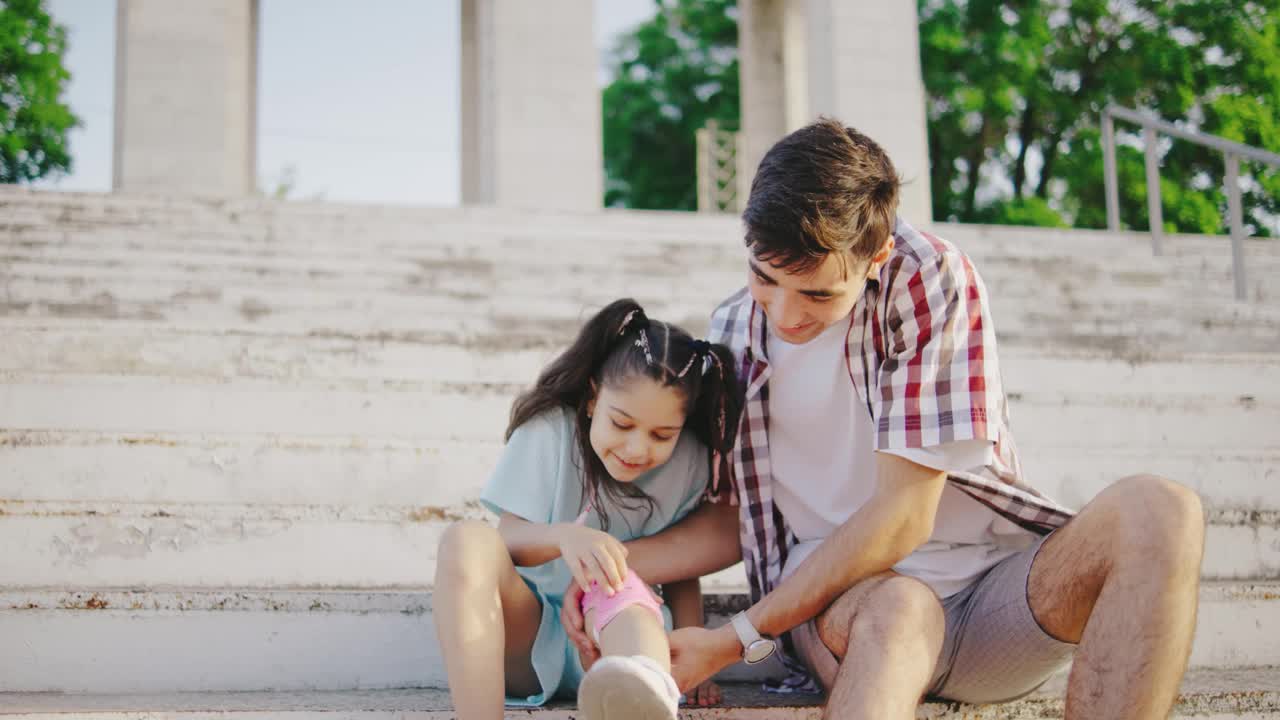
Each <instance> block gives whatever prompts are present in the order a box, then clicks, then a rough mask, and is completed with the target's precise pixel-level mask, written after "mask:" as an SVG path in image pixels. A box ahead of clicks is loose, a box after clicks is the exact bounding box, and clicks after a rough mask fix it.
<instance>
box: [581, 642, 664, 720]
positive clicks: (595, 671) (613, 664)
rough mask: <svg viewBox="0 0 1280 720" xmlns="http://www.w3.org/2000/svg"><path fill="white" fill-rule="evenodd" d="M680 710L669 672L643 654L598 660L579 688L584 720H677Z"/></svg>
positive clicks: (615, 656)
mask: <svg viewBox="0 0 1280 720" xmlns="http://www.w3.org/2000/svg"><path fill="white" fill-rule="evenodd" d="M679 707H680V689H679V688H678V687H676V681H675V679H674V678H672V677H671V673H669V672H667V671H666V670H663V669H662V666H661V665H659V664H658V663H656V662H654V660H653V659H652V658H647V657H644V656H643V655H631V656H626V655H610V656H608V657H603V658H600V659H599V660H597V661H596V664H595V665H592V666H591V669H590V670H589V671H587V675H586V677H584V678H582V684H581V685H579V686H578V711H579V712H581V713H582V717H583V718H585V720H676V712H677V711H678V709H679Z"/></svg>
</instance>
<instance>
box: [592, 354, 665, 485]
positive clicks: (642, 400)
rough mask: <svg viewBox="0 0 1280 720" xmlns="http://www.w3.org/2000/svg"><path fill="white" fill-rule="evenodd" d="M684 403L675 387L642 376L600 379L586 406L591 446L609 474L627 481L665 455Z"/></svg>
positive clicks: (651, 466) (633, 478)
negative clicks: (614, 382) (612, 380)
mask: <svg viewBox="0 0 1280 720" xmlns="http://www.w3.org/2000/svg"><path fill="white" fill-rule="evenodd" d="M684 406H685V400H684V397H683V396H682V395H681V394H680V393H679V392H678V391H677V390H675V389H674V388H670V387H663V386H662V385H659V384H658V382H657V381H655V380H652V379H650V378H647V377H643V376H641V377H635V378H632V379H630V380H628V381H627V382H624V383H620V384H617V385H611V384H608V383H605V384H603V385H602V386H601V387H600V388H599V390H598V391H597V392H596V395H595V397H593V398H592V399H591V402H590V403H589V404H588V406H587V409H588V412H590V414H591V448H592V449H593V450H595V452H596V455H597V456H599V457H600V461H601V462H603V463H604V467H605V469H606V470H608V471H609V475H610V476H612V477H613V479H614V480H617V481H618V482H624V483H625V482H631V481H633V480H635V479H636V478H638V477H640V475H642V474H644V473H645V472H646V471H648V470H652V469H653V468H655V467H658V466H659V465H661V464H663V463H665V462H666V461H667V460H668V459H670V458H671V453H672V451H673V450H675V449H676V441H677V440H679V439H680V430H681V429H682V428H683V427H684V420H685V407H684Z"/></svg>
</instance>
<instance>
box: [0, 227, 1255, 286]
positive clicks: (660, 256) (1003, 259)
mask: <svg viewBox="0 0 1280 720" xmlns="http://www.w3.org/2000/svg"><path fill="white" fill-rule="evenodd" d="M569 225H572V223H569ZM601 225H602V226H603V227H604V228H605V230H604V231H603V232H605V233H606V234H607V233H608V230H607V228H608V227H609V223H608V222H607V221H602V223H601ZM957 231H958V232H959V234H960V236H962V237H964V236H965V235H966V233H965V232H964V231H963V230H962V229H959V228H957ZM234 232H235V233H239V232H243V231H242V230H240V229H236V230H235V231H234ZM448 232H452V233H454V234H453V235H452V236H450V235H449V234H448V233H447V232H446V233H445V234H441V232H440V231H439V230H437V229H428V230H423V229H421V228H419V229H417V230H416V231H415V233H416V234H412V235H410V236H408V237H405V238H404V239H400V240H397V239H394V238H388V237H386V236H385V234H383V233H381V232H379V231H378V230H377V229H376V228H369V229H363V230H360V231H359V233H360V234H362V235H363V237H360V238H356V239H354V240H353V239H352V238H350V237H345V236H343V235H336V234H335V233H334V232H333V231H332V230H329V231H328V232H326V231H325V230H324V229H320V230H317V231H314V232H311V233H309V234H308V235H306V236H304V237H303V238H302V239H300V240H298V241H295V242H289V241H285V240H283V239H280V238H277V237H272V238H271V239H270V240H266V239H263V240H251V239H244V238H243V237H242V236H241V235H238V234H230V235H227V236H225V237H224V236H219V235H211V234H210V232H209V230H208V229H204V230H202V231H200V233H199V234H196V235H192V236H184V235H175V234H173V232H172V231H164V230H158V229H153V230H145V231H142V230H138V229H136V228H112V227H107V228H92V229H84V230H72V231H68V230H66V229H59V228H58V227H57V226H50V227H49V228H32V229H22V230H17V229H11V230H9V231H7V232H4V231H0V258H2V262H4V263H6V264H8V265H9V266H10V268H11V269H10V272H11V273H12V274H14V275H47V274H48V273H49V272H50V271H49V270H48V268H47V266H48V265H49V264H53V263H56V264H57V266H58V267H59V268H61V271H62V272H65V273H78V274H80V275H88V276H90V277H92V276H93V275H95V274H101V273H103V272H104V271H111V270H115V271H116V272H121V273H122V272H126V271H129V272H134V273H139V274H144V275H150V274H153V273H154V272H155V271H156V270H157V269H163V270H164V271H165V272H167V273H170V274H172V275H175V276H177V277H180V278H188V279H189V278H191V277H192V276H193V274H196V273H203V274H206V275H209V274H214V273H220V274H222V275H224V276H230V277H231V278H232V279H234V278H235V277H236V276H248V277H250V278H251V279H257V280H267V281H279V280H281V279H287V278H294V279H298V280H306V281H311V282H317V281H325V280H327V279H331V278H334V277H336V276H342V275H355V276H357V277H360V278H376V277H378V276H379V275H380V274H383V273H385V274H386V275H387V276H388V277H385V278H382V279H383V281H384V282H394V283H397V284H398V283H402V282H409V283H411V284H415V285H418V286H426V287H430V286H431V282H432V279H433V273H437V272H449V271H455V272H457V271H461V272H463V273H476V272H479V273H485V274H488V273H493V272H495V271H496V272H502V271H507V272H509V273H518V272H519V271H521V270H527V269H529V268H550V269H552V270H553V271H565V270H571V269H574V268H582V269H588V268H590V269H593V270H595V271H599V272H615V273H616V272H618V271H619V270H623V269H625V270H626V271H628V272H633V273H641V274H646V273H647V274H654V275H659V276H679V274H680V273H682V272H685V271H693V272H695V273H702V272H706V271H708V270H718V271H721V272H729V273H732V274H733V275H734V277H736V278H738V281H739V282H740V281H741V277H742V272H743V271H742V258H743V254H744V250H743V249H742V247H741V244H740V243H738V242H736V241H734V240H733V239H726V241H725V242H724V243H723V244H721V245H720V246H711V245H707V244H705V243H695V242H692V241H690V240H687V239H679V240H672V239H668V238H666V237H663V236H659V237H656V238H648V240H649V242H643V243H640V242H634V235H632V236H631V239H632V240H633V241H632V242H629V243H626V244H618V245H617V246H616V247H615V246H614V245H615V243H613V242H611V241H610V240H608V239H607V238H605V239H602V238H601V237H594V236H587V237H575V236H574V235H573V234H572V233H565V232H562V231H560V230H559V229H545V230H539V229H536V228H524V229H522V230H519V231H516V232H522V233H523V234H522V235H513V234H512V231H496V232H495V231H492V230H491V229H489V228H487V227H486V226H484V225H477V226H475V227H471V228H457V229H452V228H451V229H449V231H448ZM566 235H567V236H566ZM325 237H330V238H331V240H330V241H328V242H322V241H321V240H319V239H318V238H325ZM463 238H465V242H460V239H463ZM957 242H959V243H960V247H962V248H964V249H965V250H966V252H968V253H969V254H970V256H971V257H972V258H973V259H974V261H975V264H976V265H977V267H978V269H979V272H980V273H981V274H982V276H983V277H984V278H985V279H986V280H987V282H988V285H989V286H991V287H993V288H997V289H1000V290H1001V291H1002V292H1021V288H1022V287H1024V286H1028V285H1030V286H1034V285H1035V284H1037V283H1046V282H1047V283H1048V285H1049V287H1050V288H1058V287H1067V288H1068V289H1070V290H1072V291H1074V293H1075V295H1078V296H1087V295H1088V294H1089V293H1090V292H1096V290H1095V289H1096V288H1101V289H1104V290H1105V291H1106V292H1115V291H1118V290H1125V289H1128V290H1129V292H1131V293H1132V294H1134V295H1135V296H1145V297H1152V296H1164V295H1169V293H1171V292H1173V291H1177V292H1184V293H1187V292H1194V293H1195V295H1196V297H1197V298H1199V299H1201V300H1204V299H1205V298H1206V297H1214V298H1215V299H1222V300H1227V299H1228V298H1230V297H1231V292H1232V284H1233V281H1232V269H1231V266H1230V263H1229V258H1224V257H1222V256H1221V250H1222V246H1219V247H1217V248H1216V250H1217V251H1218V252H1217V253H1216V254H1210V255H1207V256H1206V255H1205V254H1204V253H1203V252H1200V251H1199V250H1197V251H1196V252H1195V253H1194V254H1193V253H1190V252H1188V253H1187V254H1185V255H1174V256H1162V257H1160V258H1152V257H1150V255H1149V253H1143V252H1139V253H1136V254H1119V255H1117V254H1116V253H1113V252H1111V253H1097V254H1093V253H1090V252H1089V250H1088V249H1086V248H1081V247H1079V246H1078V245H1074V244H1067V243H1063V242H1058V243H1052V242H1050V243H1049V244H1048V245H1047V246H1042V240H1041V239H1040V238H1037V237H1032V238H1026V237H1023V238H1021V242H1018V243H1015V242H1012V241H1009V242H995V241H991V240H989V239H985V238H983V237H981V236H979V237H977V238H973V239H970V240H966V241H964V242H961V241H957ZM548 247H554V248H555V249H556V251H557V252H555V253H548V252H546V251H545V248H548ZM1249 267H1250V270H1251V275H1250V277H1251V280H1250V287H1251V288H1252V290H1251V292H1250V297H1251V298H1253V299H1255V300H1258V299H1265V298H1254V296H1255V295H1265V289H1266V278H1268V277H1272V276H1274V271H1277V270H1280V253H1258V254H1257V257H1256V258H1253V259H1252V262H1251V263H1250V266H1249ZM1254 276H1256V277H1254ZM1170 296H1171V297H1176V296H1174V295H1170ZM1219 296H1221V298H1219ZM1268 297H1269V296H1268Z"/></svg>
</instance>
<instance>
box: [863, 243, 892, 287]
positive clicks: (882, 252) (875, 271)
mask: <svg viewBox="0 0 1280 720" xmlns="http://www.w3.org/2000/svg"><path fill="white" fill-rule="evenodd" d="M893 247H894V244H893V236H892V235H890V236H889V237H888V239H887V240H885V241H884V245H881V246H880V249H879V250H878V251H876V254H875V255H872V256H871V262H870V263H869V264H868V265H867V277H868V278H875V277H876V276H878V275H879V274H880V267H881V266H882V265H884V264H885V263H886V262H888V260H889V256H890V255H892V254H893Z"/></svg>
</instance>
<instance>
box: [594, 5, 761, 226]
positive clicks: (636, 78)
mask: <svg viewBox="0 0 1280 720" xmlns="http://www.w3.org/2000/svg"><path fill="white" fill-rule="evenodd" d="M654 6H655V10H656V12H655V14H654V17H653V19H651V20H648V21H647V22H645V23H643V24H641V25H640V26H638V27H637V28H636V29H634V30H632V31H631V32H629V33H627V34H625V35H624V36H623V37H622V38H620V39H619V41H618V43H617V44H616V46H615V47H614V48H613V50H612V51H611V52H610V60H609V64H610V69H611V73H612V78H613V80H612V82H610V83H609V85H608V86H607V87H606V88H605V89H604V92H603V98H602V100H603V105H604V158H605V161H604V164H605V197H604V204H605V205H606V206H609V207H630V208H645V209H668V210H693V209H696V207H697V178H696V172H697V167H696V162H697V157H696V152H695V141H694V131H695V130H697V129H698V128H701V127H702V126H703V125H705V124H706V122H707V121H708V120H716V121H718V122H719V123H720V127H721V128H723V129H726V130H736V129H737V128H738V58H737V47H738V23H737V20H736V6H737V3H736V0H654Z"/></svg>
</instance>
